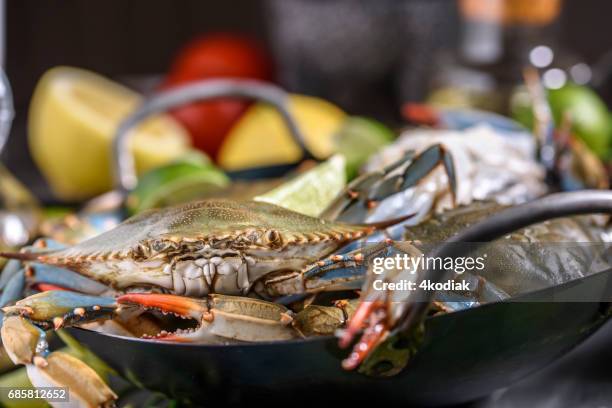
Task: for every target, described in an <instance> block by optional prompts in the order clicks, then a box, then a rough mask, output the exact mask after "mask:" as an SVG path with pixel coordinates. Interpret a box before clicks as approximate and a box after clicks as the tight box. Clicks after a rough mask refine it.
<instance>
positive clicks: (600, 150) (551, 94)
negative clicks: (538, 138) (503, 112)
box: [511, 84, 612, 160]
mask: <svg viewBox="0 0 612 408" xmlns="http://www.w3.org/2000/svg"><path fill="white" fill-rule="evenodd" d="M548 100H549V102H550V107H551V110H552V113H553V116H554V119H555V123H556V124H557V125H559V124H560V123H561V119H562V117H563V115H564V113H566V112H567V113H569V115H570V118H571V123H572V132H573V133H574V134H576V135H577V136H578V137H580V138H581V139H582V141H583V142H584V143H585V144H586V145H587V146H588V147H589V148H590V149H591V150H592V151H593V153H595V154H596V155H597V156H599V158H601V159H603V160H607V159H608V158H609V157H610V155H611V152H612V119H611V117H610V113H609V112H608V109H607V107H606V105H605V103H604V102H603V101H602V100H601V98H600V97H599V96H598V95H597V94H596V93H595V92H594V91H593V90H592V89H590V88H588V87H586V86H581V85H576V84H567V85H565V86H564V87H562V88H560V89H551V90H549V91H548ZM511 111H512V116H513V118H514V119H515V120H517V121H519V122H521V123H522V124H523V125H525V126H526V127H527V128H528V129H532V128H533V112H532V108H531V100H530V98H529V95H528V94H527V92H526V91H525V90H524V89H519V90H517V91H516V92H515V94H514V95H513V97H512V99H511Z"/></svg>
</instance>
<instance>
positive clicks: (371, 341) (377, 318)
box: [339, 300, 388, 370]
mask: <svg viewBox="0 0 612 408" xmlns="http://www.w3.org/2000/svg"><path fill="white" fill-rule="evenodd" d="M386 320H387V308H386V305H385V303H384V302H381V301H379V300H377V301H367V302H363V303H361V304H360V305H359V306H358V308H357V310H356V311H355V314H354V315H353V318H352V319H351V320H350V322H349V324H348V326H347V328H346V330H345V331H344V333H343V334H342V337H341V338H340V340H339V344H340V347H342V348H345V347H348V345H349V344H350V343H351V342H352V341H353V339H354V338H355V335H356V334H357V332H359V331H360V330H361V329H362V328H363V327H365V330H364V331H363V334H362V335H361V338H360V339H359V341H358V342H357V344H355V346H354V347H353V351H352V352H351V354H350V355H349V356H348V357H347V358H346V359H345V360H344V361H342V367H343V368H344V369H345V370H354V369H355V368H357V367H358V366H359V364H361V362H362V361H363V360H364V359H365V358H366V357H367V356H368V355H369V354H370V352H371V351H372V350H374V348H375V347H376V346H377V345H378V344H379V343H380V341H381V340H382V339H383V338H384V336H385V335H386V334H387V333H388V327H387V324H386V323H387V322H386Z"/></svg>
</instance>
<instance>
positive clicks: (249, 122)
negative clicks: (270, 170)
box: [217, 94, 346, 170]
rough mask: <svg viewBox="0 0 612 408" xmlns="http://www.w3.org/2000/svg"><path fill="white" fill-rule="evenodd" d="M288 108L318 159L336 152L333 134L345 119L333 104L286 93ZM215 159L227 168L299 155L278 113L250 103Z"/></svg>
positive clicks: (288, 159)
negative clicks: (287, 95)
mask: <svg viewBox="0 0 612 408" xmlns="http://www.w3.org/2000/svg"><path fill="white" fill-rule="evenodd" d="M288 108H289V111H290V113H291V114H292V115H293V117H294V118H295V120H296V122H297V124H298V126H299V128H300V130H301V131H302V133H303V134H304V138H305V139H306V140H305V142H306V145H307V146H308V148H309V150H310V151H311V152H312V153H313V155H314V156H315V157H316V158H318V159H325V158H327V157H329V156H331V155H332V154H333V153H334V151H335V144H334V138H333V136H334V134H335V133H336V132H337V131H338V130H339V129H340V127H341V126H342V123H343V122H344V120H345V119H346V113H344V112H343V111H342V110H341V109H340V108H338V107H337V106H336V105H334V104H332V103H330V102H327V101H325V100H323V99H319V98H315V97H312V96H306V95H296V94H292V95H290V96H289V102H288ZM217 157H218V161H219V164H220V165H221V167H223V168H224V169H226V170H240V169H245V168H250V167H260V166H269V165H275V164H287V163H295V162H296V161H298V160H299V159H300V158H301V157H302V153H301V152H300V149H299V147H298V146H297V144H296V143H295V141H294V140H293V138H292V137H291V135H290V133H289V130H288V129H287V126H286V125H285V123H284V122H283V120H282V118H281V116H280V114H279V113H278V112H277V111H276V110H275V109H274V108H273V107H271V106H269V105H267V104H264V103H256V104H254V105H252V106H251V107H250V108H249V109H248V110H247V111H246V112H245V113H244V115H243V116H242V117H241V118H240V119H239V120H238V122H237V123H236V124H235V125H234V126H233V127H232V129H231V130H230V131H229V133H228V135H227V136H226V137H225V139H224V141H223V144H222V145H221V149H220V151H219V155H218V156H217Z"/></svg>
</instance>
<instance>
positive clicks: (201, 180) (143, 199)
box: [127, 156, 230, 214]
mask: <svg viewBox="0 0 612 408" xmlns="http://www.w3.org/2000/svg"><path fill="white" fill-rule="evenodd" d="M229 182H230V180H229V178H228V177H227V176H226V175H225V173H223V172H222V171H221V170H219V169H218V168H216V167H215V166H214V165H212V164H211V163H209V162H199V159H197V158H196V157H194V156H190V157H188V158H186V159H185V160H182V161H179V162H174V163H171V164H167V165H165V166H162V167H158V168H157V169H154V170H152V171H150V172H149V173H147V174H145V175H144V176H143V177H141V178H140V180H139V181H138V186H137V187H136V188H135V189H134V190H133V191H132V192H131V193H130V195H129V196H128V199H127V207H128V211H129V212H130V213H131V214H135V213H138V212H141V211H144V210H148V209H150V208H160V207H167V206H169V205H174V204H180V203H185V202H188V201H192V200H196V199H198V198H202V196H204V195H205V194H208V193H210V192H211V191H214V190H217V189H221V188H223V187H225V186H227V185H228V184H229Z"/></svg>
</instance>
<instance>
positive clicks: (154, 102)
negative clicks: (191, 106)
mask: <svg viewBox="0 0 612 408" xmlns="http://www.w3.org/2000/svg"><path fill="white" fill-rule="evenodd" d="M217 98H240V99H254V100H258V101H261V102H265V103H268V104H270V105H271V106H273V107H274V108H275V109H276V110H277V111H278V112H279V113H280V115H281V117H282V119H283V121H284V123H285V124H286V125H287V128H288V129H289V133H290V134H291V136H292V137H293V140H294V141H295V143H296V144H297V145H298V146H299V148H300V149H301V151H302V154H303V158H304V159H308V158H312V157H313V156H312V154H311V152H310V151H309V150H308V147H307V146H306V143H305V139H304V135H303V133H302V132H301V131H300V128H299V126H298V124H297V122H296V121H295V119H294V117H293V116H292V114H291V113H290V111H289V108H288V99H289V95H288V93H287V92H285V91H284V90H283V89H281V88H279V87H277V86H275V85H272V84H269V83H266V82H262V81H255V80H245V79H213V80H204V81H199V82H193V83H191V84H188V85H184V86H181V87H177V88H174V89H171V90H167V91H163V92H160V93H158V94H156V95H154V96H153V97H151V98H150V99H147V100H145V101H144V102H143V103H142V105H140V107H139V108H138V109H137V110H136V111H134V112H132V114H130V116H128V117H127V118H126V119H125V120H124V121H123V122H122V123H121V124H120V125H119V127H118V129H117V132H116V133H115V137H114V139H113V145H112V156H111V157H112V158H113V172H114V173H113V178H114V186H115V189H116V190H118V191H120V192H123V193H124V192H126V191H129V190H131V189H133V188H134V187H135V186H136V183H137V178H136V170H135V165H134V158H133V156H132V154H131V152H130V151H129V135H130V130H131V129H132V128H134V127H135V126H136V125H138V124H139V123H140V122H142V121H143V120H145V119H147V118H148V117H150V116H152V115H154V114H157V113H163V112H167V111H168V110H170V109H172V108H177V107H180V106H182V105H185V104H188V103H192V102H198V101H207V100H211V99H217Z"/></svg>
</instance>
